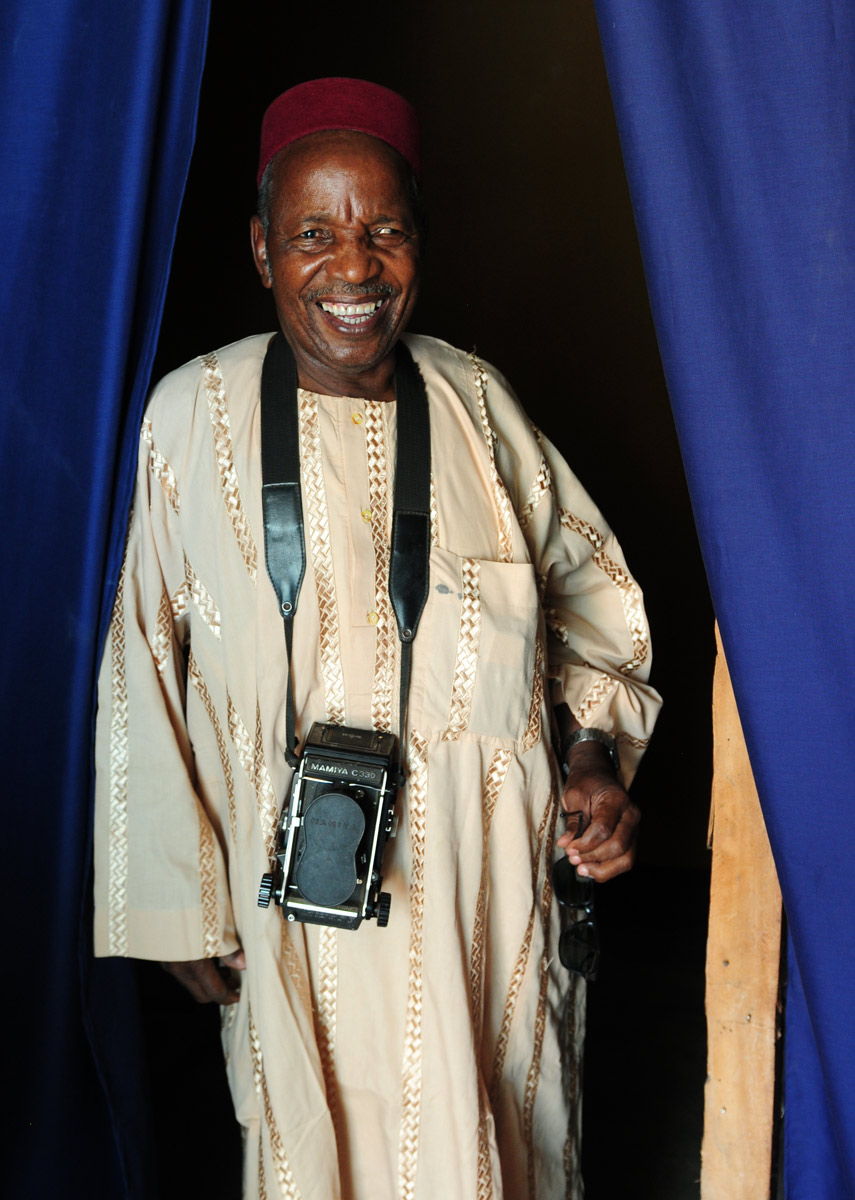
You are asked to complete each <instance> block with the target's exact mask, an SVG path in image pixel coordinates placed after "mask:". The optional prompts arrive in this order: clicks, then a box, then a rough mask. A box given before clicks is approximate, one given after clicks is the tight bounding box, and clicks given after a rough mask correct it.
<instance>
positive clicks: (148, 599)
mask: <svg viewBox="0 0 855 1200" xmlns="http://www.w3.org/2000/svg"><path fill="white" fill-rule="evenodd" d="M268 340H269V335H265V336H259V337H254V338H248V339H246V340H244V341H242V342H238V343H236V344H235V345H232V346H229V347H227V348H226V349H224V350H222V351H220V352H219V353H217V354H210V355H208V356H207V357H206V358H203V359H199V360H197V361H195V362H193V363H190V364H187V365H186V366H184V367H182V368H181V369H180V370H178V371H175V372H174V373H172V374H171V375H169V376H168V377H167V378H166V379H165V380H164V381H163V382H162V383H161V384H160V385H159V386H158V388H157V389H156V390H155V392H154V394H153V396H152V399H151V402H150V405H149V408H148V411H147V415H146V417H145V420H144V422H143V427H142V438H141V444H140V467H139V479H138V487H137V492H136V499H135V504H134V512H133V516H132V519H131V524H130V531H129V538H128V545H127V552H126V560H125V565H124V569H123V572H122V577H121V583H120V586H119V591H118V594H117V597H116V604H115V612H114V616H113V622H112V626H111V630H110V634H109V640H108V644H107V647H106V651H105V658H104V664H103V669H102V673H101V681H100V700H99V722H98V732H97V761H98V795H97V817H96V825H97V832H96V894H97V898H96V949H97V953H98V954H101V955H130V956H135V957H138V958H151V959H166V960H179V959H195V958H200V957H203V956H213V955H217V954H225V953H228V952H229V951H232V950H234V949H236V948H237V947H238V946H239V945H241V946H243V948H244V949H245V951H246V959H247V970H246V972H245V977H244V979H243V987H242V992H241V999H240V1003H239V1004H238V1005H236V1006H233V1007H231V1008H229V1009H225V1010H224V1011H223V1042H224V1048H225V1057H226V1063H227V1070H228V1075H229V1081H230V1086H231V1090H232V1095H233V1098H234V1104H235V1110H236V1113H237V1116H238V1119H239V1120H240V1122H241V1123H242V1124H243V1125H244V1126H245V1131H246V1143H245V1144H246V1154H245V1179H246V1182H245V1195H246V1196H247V1197H250V1198H252V1197H265V1196H266V1197H279V1196H281V1197H284V1198H288V1200H296V1198H298V1197H300V1198H302V1200H339V1198H341V1200H349V1198H355V1200H393V1198H394V1200H398V1198H400V1200H437V1198H438V1197H442V1198H443V1200H473V1198H474V1197H477V1198H478V1200H487V1198H492V1200H499V1198H500V1197H505V1200H520V1198H522V1197H532V1198H533V1197H535V1196H536V1197H537V1200H558V1197H565V1196H568V1195H569V1196H574V1195H577V1194H578V1193H577V1189H578V1178H577V1176H578V1146H579V1143H578V1137H579V1128H578V1114H579V1106H578V1096H577V1095H576V1078H577V1075H576V1070H575V1064H576V1059H577V1054H578V1050H579V1033H580V1030H581V1027H582V1006H583V995H582V993H581V989H580V988H578V987H575V986H574V987H572V988H571V985H570V980H569V979H568V976H567V973H566V972H565V971H564V970H563V968H561V966H560V965H559V964H558V961H557V956H556V936H557V929H558V913H557V905H556V904H555V902H554V898H553V896H552V894H551V889H550V881H549V868H550V864H551V862H552V859H553V857H554V851H553V839H554V835H555V828H556V813H557V796H558V792H559V781H558V777H557V773H556V764H555V760H554V757H553V755H552V752H551V749H550V737H549V716H548V692H549V686H547V682H548V677H550V678H552V679H554V680H557V681H558V682H557V684H555V685H552V686H555V687H558V688H559V689H560V691H561V692H563V695H564V697H565V699H566V700H567V702H568V704H569V705H570V707H571V709H572V710H573V711H574V712H575V714H576V716H577V717H578V718H579V720H580V721H581V723H582V724H584V725H595V726H599V727H600V728H604V729H608V730H612V731H614V732H615V733H616V734H617V736H618V739H619V747H620V754H621V760H622V764H623V771H624V775H625V777H626V779H627V781H628V780H629V779H630V778H631V776H632V774H633V771H634V768H635V764H636V762H637V760H638V757H639V754H640V752H641V750H642V749H643V746H644V744H645V742H646V739H647V738H648V736H649V733H650V729H651V727H652V724H653V721H654V719H655V714H656V710H657V706H658V697H657V696H656V693H655V692H653V691H652V690H651V689H650V688H649V687H648V686H647V685H646V684H645V682H644V681H645V679H646V678H647V672H648V668H649V662H650V648H649V640H648V633H647V627H646V624H645V617H644V612H643V607H642V601H641V595H640V593H639V590H638V588H637V586H636V584H635V583H634V582H633V580H632V578H631V577H630V575H629V574H628V573H627V570H626V567H625V564H624V561H623V558H622V555H621V552H620V549H619V548H618V546H617V544H616V542H615V540H614V538H613V536H612V534H611V533H610V531H609V530H608V528H607V527H606V525H605V523H604V521H603V518H602V516H601V515H600V513H599V512H598V511H597V509H596V508H595V507H594V506H593V505H592V503H591V501H590V500H589V498H588V497H587V495H586V494H585V493H584V491H583V490H582V488H581V487H580V485H579V484H578V482H577V481H576V480H575V478H574V477H573V475H572V474H571V473H570V471H569V470H568V468H567V466H566V464H565V463H564V462H563V460H562V459H561V457H560V456H559V455H558V454H557V453H556V451H555V450H554V449H553V448H552V447H551V446H550V445H549V443H548V442H547V441H546V439H545V438H543V437H542V436H541V435H540V434H539V433H538V432H537V431H536V430H534V429H533V427H532V426H531V424H530V422H529V421H528V419H527V418H526V416H525V415H524V414H523V413H522V411H521V410H520V408H519V406H518V403H517V402H516V400H515V399H514V398H513V396H512V394H511V393H510V391H509V389H508V386H507V384H506V383H505V381H504V380H503V379H502V377H501V376H500V375H498V374H497V373H496V372H494V371H493V370H492V369H491V368H489V367H487V366H486V365H484V364H481V363H480V362H479V361H478V360H477V359H475V358H474V356H467V355H465V354H463V353H461V352H460V351H457V350H454V349H452V348H451V347H450V346H447V345H446V344H444V343H442V342H439V341H435V340H433V339H430V338H425V337H416V336H408V337H407V338H406V341H407V344H408V345H409V347H410V349H411V351H412V353H413V356H414V357H415V359H416V361H417V363H418V364H419V367H420V369H421V372H422V374H423V377H424V380H425V383H426V386H427V392H428V397H429V402H430V416H431V430H432V448H433V468H432V550H431V565H430V592H429V600H428V603H427V606H426V609H425V613H424V617H423V619H422V623H421V627H420V629H419V633H418V637H417V640H416V643H415V650H414V661H413V681H412V691H411V698H410V722H411V730H410V734H409V739H408V747H407V759H408V771H409V780H408V784H407V786H406V789H405V791H404V793H403V794H402V796H401V797H400V799H399V816H400V824H399V831H398V835H397V838H396V839H395V840H394V841H392V842H390V843H389V846H388V848H387V852H386V860H385V871H384V888H385V889H386V890H388V891H390V892H391V894H392V909H391V920H390V923H389V926H388V928H386V929H379V928H377V926H376V923H375V922H372V921H369V922H365V923H364V924H363V926H362V927H361V928H360V929H359V930H358V931H356V932H336V931H333V930H330V929H323V928H319V927H317V926H312V925H299V924H297V925H288V924H286V922H284V921H283V920H282V917H281V914H280V912H279V910H277V909H275V908H272V907H271V908H270V909H268V910H267V911H264V910H262V909H259V908H258V907H257V905H256V895H257V891H258V883H259V879H260V877H261V875H262V873H263V872H264V871H265V870H267V869H268V864H269V862H270V858H271V853H272V850H273V846H274V833H275V825H276V821H277V816H278V813H279V810H280V807H281V804H282V801H283V798H284V797H285V796H286V794H287V791H288V786H289V780H290V771H289V769H288V767H287V765H286V763H285V758H284V754H283V747H284V738H285V706H284V699H285V686H286V664H285V646H284V636H283V630H282V624H281V620H280V618H279V615H278V612H277V605H276V601H275V596H274V593H273V589H272V586H271V584H270V582H269V580H268V577H267V574H266V570H265V566H264V538H263V528H262V518H261V501H260V495H261V474H260V458H259V386H260V373H261V365H262V361H263V357H264V353H265V350H266V347H267V343H268ZM395 416H396V414H395V405H394V404H382V403H378V402H373V401H362V400H351V399H346V398H334V397H327V396H318V395H314V394H311V393H305V392H301V393H300V438H301V446H300V450H301V461H302V473H303V503H304V521H305V532H306V551H307V570H306V576H305V580H304V583H303V589H302V593H301V596H300V603H299V608H298V613H297V617H296V622H295V638H294V685H295V699H296V710H297V713H298V729H297V732H298V734H300V735H305V733H306V732H307V731H308V728H309V726H310V724H311V722H313V721H316V720H320V721H332V722H337V723H340V722H346V723H347V724H349V725H354V726H362V727H374V728H381V729H394V728H395V725H396V722H397V713H398V707H397V704H398V696H397V689H398V644H397V638H396V633H395V624H394V618H393V615H392V612H391V608H390V603H389V599H388V595H387V570H388V565H387V547H388V542H389V535H390V526H391V511H390V510H391V481H392V477H393V464H394V447H395ZM203 1102H204V1100H203V1098H200V1103H203Z"/></svg>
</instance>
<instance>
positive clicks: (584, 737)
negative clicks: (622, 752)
mask: <svg viewBox="0 0 855 1200" xmlns="http://www.w3.org/2000/svg"><path fill="white" fill-rule="evenodd" d="M579 742H599V743H600V745H601V746H605V748H606V749H607V750H608V752H609V759H610V760H611V764H612V766H613V767H614V771H615V774H617V773H618V771H620V758H619V757H618V752H617V742H616V741H615V739H614V738H613V737H612V735H611V734H610V733H606V731H605V729H574V730H573V732H572V733H571V734H570V735H569V737H566V738H565V739H564V741H563V742H562V743H561V769H562V770H563V771H564V774H565V775H566V774H567V773H568V771H569V769H570V768H569V767H568V765H567V755H568V754H569V753H570V751H571V750H572V749H573V747H574V746H576V745H578V744H579Z"/></svg>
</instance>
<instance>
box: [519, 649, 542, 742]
mask: <svg viewBox="0 0 855 1200" xmlns="http://www.w3.org/2000/svg"><path fill="white" fill-rule="evenodd" d="M542 707H543V642H542V641H541V638H540V634H538V635H537V640H536V642H535V648H534V678H533V679H532V681H531V704H530V705H529V710H528V725H527V726H526V731H525V737H524V738H523V749H524V750H530V749H531V748H532V746H536V745H537V743H538V742H539V741H540V717H541V709H542Z"/></svg>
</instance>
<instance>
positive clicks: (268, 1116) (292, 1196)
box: [249, 1010, 300, 1200]
mask: <svg viewBox="0 0 855 1200" xmlns="http://www.w3.org/2000/svg"><path fill="white" fill-rule="evenodd" d="M249 1044H250V1049H251V1051H252V1077H253V1080H254V1082H255V1093H256V1095H257V1096H258V1097H259V1098H260V1100H261V1102H262V1104H263V1106H264V1122H265V1124H266V1126H267V1136H268V1138H269V1140H270V1149H271V1152H272V1154H273V1164H274V1166H275V1168H276V1178H277V1181H278V1183H279V1194H280V1196H281V1197H282V1200H300V1190H299V1188H298V1187H297V1181H296V1180H295V1178H294V1176H293V1174H292V1172H291V1166H290V1164H289V1162H288V1158H287V1156H286V1154H285V1147H284V1145H283V1144H282V1135H281V1134H280V1133H279V1130H278V1129H277V1127H276V1121H275V1119H274V1116H273V1105H272V1104H271V1103H270V1092H269V1091H268V1088H267V1078H266V1076H265V1074H264V1060H263V1058H262V1055H261V1039H260V1038H259V1036H258V1030H257V1029H256V1028H255V1021H254V1020H253V1019H252V1011H251V1010H250V1013H249ZM260 1146H261V1131H260V1130H259V1147H260ZM260 1159H261V1150H260V1149H259V1160H260ZM261 1171H262V1173H263V1166H261Z"/></svg>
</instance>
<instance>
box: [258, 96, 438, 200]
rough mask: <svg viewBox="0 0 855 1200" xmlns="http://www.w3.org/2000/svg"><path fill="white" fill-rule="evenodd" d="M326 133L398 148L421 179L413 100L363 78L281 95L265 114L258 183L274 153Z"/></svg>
mask: <svg viewBox="0 0 855 1200" xmlns="http://www.w3.org/2000/svg"><path fill="white" fill-rule="evenodd" d="M327 129H352V130H353V131H354V132H355V133H370V134H371V136H372V137H376V138H379V139H380V141H381V142H386V143H387V144H388V145H389V146H392V147H394V149H395V150H397V151H398V153H399V154H402V155H403V156H404V158H405V159H406V160H407V162H408V163H409V164H410V166H411V167H412V168H413V170H414V171H415V173H416V175H417V176H420V175H421V168H422V162H421V151H420V147H419V120H418V117H417V116H416V111H415V109H414V108H413V106H412V105H411V104H410V103H409V101H407V100H405V99H404V97H403V96H399V95H398V93H397V92H393V91H390V89H389V88H385V87H381V86H380V84H379V83H368V82H367V81H366V80H364V79H311V80H310V81H309V82H308V83H298V84H297V86H296V87H292V88H290V89H289V90H288V91H287V92H283V93H282V95H281V96H277V97H276V99H275V100H274V101H273V103H272V104H271V105H270V107H269V108H268V110H267V112H266V113H265V114H264V120H263V121H262V123H261V153H260V155H259V159H258V183H261V177H262V175H263V174H264V171H265V168H266V167H267V164H268V163H269V162H270V160H271V158H273V156H274V154H278V153H279V151H280V150H283V149H284V148H285V146H290V145H291V143H292V142H296V141H297V140H298V138H304V137H308V136H309V134H311V133H323V132H324V131H325V130H327Z"/></svg>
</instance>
